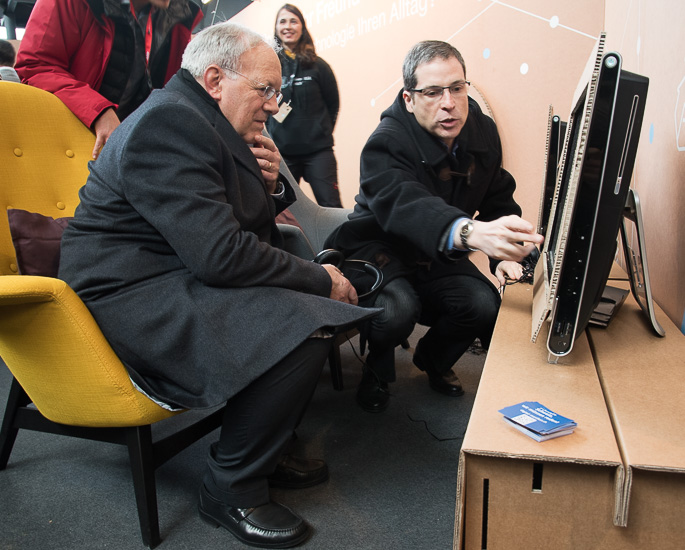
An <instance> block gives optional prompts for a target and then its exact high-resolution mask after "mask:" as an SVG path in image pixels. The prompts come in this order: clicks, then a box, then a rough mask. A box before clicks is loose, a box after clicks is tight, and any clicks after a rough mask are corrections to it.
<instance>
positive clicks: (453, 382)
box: [413, 353, 464, 397]
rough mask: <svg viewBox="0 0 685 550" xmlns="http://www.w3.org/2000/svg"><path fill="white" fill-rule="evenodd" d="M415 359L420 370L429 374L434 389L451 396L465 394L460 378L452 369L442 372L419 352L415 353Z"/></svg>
mask: <svg viewBox="0 0 685 550" xmlns="http://www.w3.org/2000/svg"><path fill="white" fill-rule="evenodd" d="M413 361H414V364H415V365H416V366H417V367H418V368H419V370H422V371H423V372H425V373H426V374H427V375H428V384H429V385H430V387H431V389H432V390H434V391H436V392H438V393H441V394H443V395H449V396H450V397H459V396H460V395H464V388H462V387H461V382H459V378H457V375H456V374H454V371H453V370H452V369H450V370H448V371H447V372H445V373H443V374H440V373H438V372H436V371H435V370H434V369H433V368H431V367H430V366H429V365H428V364H426V363H425V362H424V360H423V359H422V358H421V356H419V355H418V354H417V353H414V359H413Z"/></svg>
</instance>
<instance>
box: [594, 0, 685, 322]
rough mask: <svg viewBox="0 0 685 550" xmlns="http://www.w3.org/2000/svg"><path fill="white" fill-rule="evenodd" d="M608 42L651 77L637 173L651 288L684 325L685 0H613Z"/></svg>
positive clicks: (635, 69) (609, 9)
mask: <svg viewBox="0 0 685 550" xmlns="http://www.w3.org/2000/svg"><path fill="white" fill-rule="evenodd" d="M606 27H607V29H606V30H607V47H608V48H609V49H614V50H616V51H618V52H620V53H621V55H622V57H623V67H624V69H626V70H629V71H632V72H635V73H639V74H643V75H645V76H647V77H649V92H648V95H647V104H646V106H645V119H644V122H643V124H642V135H641V136H640V147H639V149H638V155H637V163H636V165H635V173H634V177H633V184H632V185H633V187H634V188H635V189H636V190H637V192H638V194H639V197H640V202H641V204H642V210H643V215H644V221H645V237H646V240H647V252H648V262H649V272H650V277H651V283H652V284H651V287H652V292H653V293H654V295H655V298H656V301H657V302H658V303H659V305H661V307H662V308H663V309H664V310H665V311H666V312H667V313H668V315H669V317H670V318H671V319H673V321H674V322H675V323H676V324H677V325H679V326H680V327H681V331H683V332H685V317H684V312H685V283H684V282H683V281H685V256H684V255H683V254H682V249H683V244H682V243H683V242H685V220H684V218H683V215H682V211H683V207H684V206H685V33H684V32H683V30H684V29H685V2H682V0H656V1H650V2H649V5H647V1H646V0H640V1H638V0H633V1H632V2H626V1H625V0H607V1H606Z"/></svg>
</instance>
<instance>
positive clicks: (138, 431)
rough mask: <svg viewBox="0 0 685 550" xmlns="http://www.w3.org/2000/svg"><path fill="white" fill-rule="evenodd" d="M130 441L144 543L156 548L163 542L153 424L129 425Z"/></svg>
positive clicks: (130, 454)
mask: <svg viewBox="0 0 685 550" xmlns="http://www.w3.org/2000/svg"><path fill="white" fill-rule="evenodd" d="M126 444H127V446H128V455H129V458H130V461H131V474H132V476H133V489H134V491H135V494H136V505H137V506H138V520H139V521H140V532H141V535H142V537H143V543H144V544H145V545H146V546H148V547H149V548H154V547H155V546H157V545H158V544H159V543H160V542H161V541H162V539H161V537H160V534H159V517H158V513H157V488H156V485H155V460H154V456H153V447H152V430H151V428H150V426H149V425H147V426H139V427H136V428H129V429H127V432H126Z"/></svg>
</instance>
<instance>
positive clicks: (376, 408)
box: [357, 369, 390, 413]
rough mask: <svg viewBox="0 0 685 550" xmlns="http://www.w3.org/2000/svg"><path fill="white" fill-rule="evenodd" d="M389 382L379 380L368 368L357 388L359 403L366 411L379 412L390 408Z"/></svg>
mask: <svg viewBox="0 0 685 550" xmlns="http://www.w3.org/2000/svg"><path fill="white" fill-rule="evenodd" d="M389 399H390V394H389V393H388V383H387V382H383V381H382V380H378V379H377V378H376V377H375V376H374V375H373V374H372V373H367V371H366V369H365V370H364V373H363V374H362V381H361V382H360V383H359V387H358V388H357V403H358V404H359V406H360V407H361V408H362V409H364V410H365V411H366V412H371V413H377V412H381V411H384V410H385V409H387V408H388V400H389Z"/></svg>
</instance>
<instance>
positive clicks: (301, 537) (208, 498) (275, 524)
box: [198, 485, 310, 548]
mask: <svg viewBox="0 0 685 550" xmlns="http://www.w3.org/2000/svg"><path fill="white" fill-rule="evenodd" d="M198 510H199V512H200V517H201V518H202V519H203V520H204V521H206V522H207V523H209V524H210V525H213V526H214V527H218V526H219V525H221V526H222V527H224V528H226V529H227V530H228V531H229V532H230V533H231V534H232V535H233V536H235V537H236V538H237V539H238V540H240V541H241V542H243V543H245V544H248V545H250V546H257V547H259V548H292V547H293V546H297V545H298V544H300V543H302V542H304V541H305V540H307V538H308V537H309V534H310V527H309V525H307V524H306V523H305V521H304V520H303V519H302V518H301V517H299V516H298V515H296V514H295V513H293V512H292V511H291V510H290V509H289V508H287V507H285V506H283V505H281V504H278V503H276V502H269V503H268V504H263V505H262V506H255V507H254V508H233V507H232V506H228V505H227V504H224V503H223V502H221V501H220V500H217V499H216V498H214V497H213V496H212V495H210V494H209V492H208V491H207V489H206V487H205V486H204V485H203V486H202V488H201V489H200V502H199V504H198Z"/></svg>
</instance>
